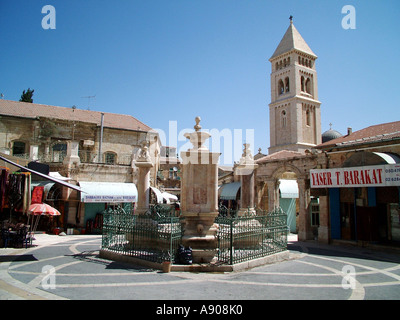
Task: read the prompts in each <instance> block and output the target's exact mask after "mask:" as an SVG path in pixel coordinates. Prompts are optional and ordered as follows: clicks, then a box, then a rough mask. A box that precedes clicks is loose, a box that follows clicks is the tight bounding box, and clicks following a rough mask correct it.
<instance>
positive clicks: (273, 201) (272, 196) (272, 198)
mask: <svg viewBox="0 0 400 320" xmlns="http://www.w3.org/2000/svg"><path fill="white" fill-rule="evenodd" d="M276 184H277V182H276V179H268V180H267V188H268V209H267V210H268V211H272V210H274V209H275V208H276V207H278V206H279V203H278V201H277V195H276V190H277V187H276Z"/></svg>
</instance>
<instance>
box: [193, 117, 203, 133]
mask: <svg viewBox="0 0 400 320" xmlns="http://www.w3.org/2000/svg"><path fill="white" fill-rule="evenodd" d="M194 121H196V125H195V126H194V130H196V132H197V131H199V130H200V129H201V125H200V124H199V123H200V121H201V118H200V117H196V118H195V119H194Z"/></svg>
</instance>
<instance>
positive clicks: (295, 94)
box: [256, 20, 322, 240]
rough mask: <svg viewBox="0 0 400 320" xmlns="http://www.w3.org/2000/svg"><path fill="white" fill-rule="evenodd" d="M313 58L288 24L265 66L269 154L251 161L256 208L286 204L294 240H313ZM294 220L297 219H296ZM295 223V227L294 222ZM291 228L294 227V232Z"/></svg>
mask: <svg viewBox="0 0 400 320" xmlns="http://www.w3.org/2000/svg"><path fill="white" fill-rule="evenodd" d="M316 59H317V56H316V55H315V54H314V52H313V51H312V50H311V49H310V47H309V46H308V45H307V43H306V42H305V40H304V39H303V37H302V36H301V35H300V33H299V32H298V31H297V29H296V28H295V26H294V24H293V21H292V20H290V25H289V28H288V29H287V31H286V33H285V34H284V36H283V38H282V40H281V42H280V43H279V45H278V47H277V49H276V50H275V52H274V53H273V55H272V57H271V58H270V59H269V61H270V62H271V103H270V105H269V119H270V148H269V150H268V151H269V154H268V155H267V156H264V157H260V158H258V159H257V160H256V163H257V164H258V165H259V166H258V169H257V184H256V189H257V190H256V194H257V200H256V205H257V206H258V207H260V208H262V209H266V210H272V209H273V208H275V207H277V206H282V204H283V202H284V200H283V199H291V200H290V201H288V202H287V204H288V206H287V207H285V208H284V210H285V211H288V210H289V208H290V212H291V214H289V220H294V225H295V227H294V228H295V230H291V231H298V236H299V239H300V240H306V239H312V238H313V237H314V233H315V232H314V233H313V229H312V228H311V219H310V215H309V208H310V203H311V195H310V186H309V170H310V169H312V168H315V167H316V165H317V155H316V152H313V151H312V149H313V148H314V147H315V146H317V145H319V144H320V143H321V138H322V135H321V111H320V106H321V102H320V101H319V100H318V81H317V70H316ZM296 216H298V217H296ZM296 220H297V222H296ZM296 225H297V227H296Z"/></svg>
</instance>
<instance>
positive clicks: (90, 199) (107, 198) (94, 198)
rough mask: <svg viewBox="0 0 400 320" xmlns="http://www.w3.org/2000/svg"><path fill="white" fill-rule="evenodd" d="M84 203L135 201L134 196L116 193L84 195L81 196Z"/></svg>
mask: <svg viewBox="0 0 400 320" xmlns="http://www.w3.org/2000/svg"><path fill="white" fill-rule="evenodd" d="M83 202H85V203H98V202H101V203H123V202H136V196H135V195H133V196H117V195H85V196H84V197H83Z"/></svg>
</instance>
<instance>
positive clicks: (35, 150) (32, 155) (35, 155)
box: [29, 145, 39, 161]
mask: <svg viewBox="0 0 400 320" xmlns="http://www.w3.org/2000/svg"><path fill="white" fill-rule="evenodd" d="M29 159H30V160H32V161H36V160H38V159H39V146H37V145H31V146H30V147H29Z"/></svg>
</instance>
